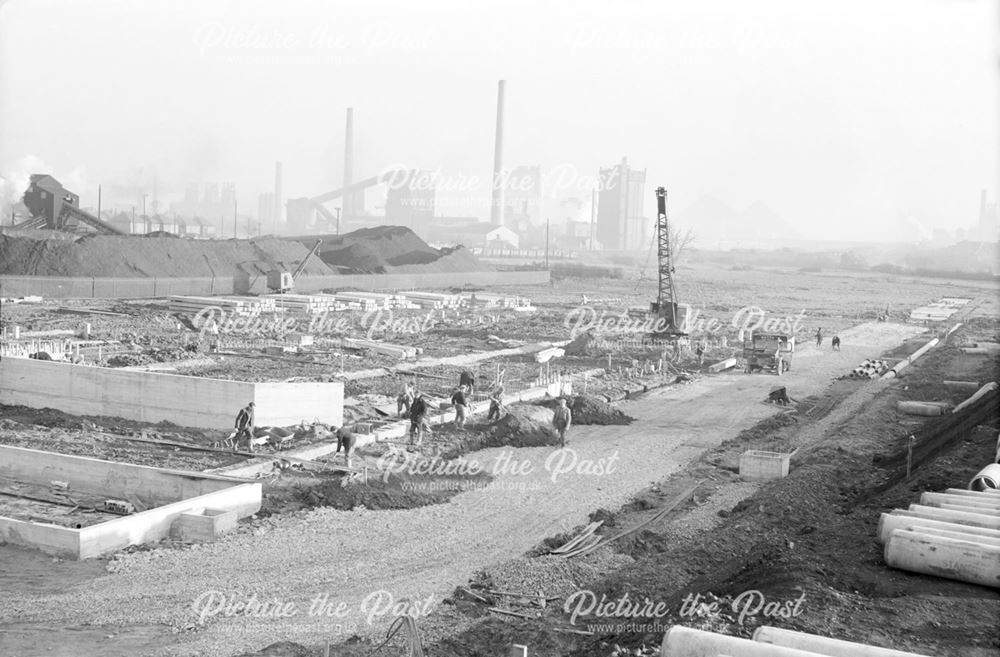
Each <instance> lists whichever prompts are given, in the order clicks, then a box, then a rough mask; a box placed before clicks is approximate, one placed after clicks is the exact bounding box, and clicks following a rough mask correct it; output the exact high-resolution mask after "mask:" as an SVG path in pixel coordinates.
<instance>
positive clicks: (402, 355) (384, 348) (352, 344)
mask: <svg viewBox="0 0 1000 657" xmlns="http://www.w3.org/2000/svg"><path fill="white" fill-rule="evenodd" d="M341 345H342V346H343V347H346V348H348V349H362V350H367V351H374V352H375V353H377V354H385V355H386V356H392V357H393V358H399V359H407V358H416V357H417V348H416V347H410V346H406V345H398V344H389V343H387V342H376V341H375V340H362V339H359V338H344V339H343V340H341Z"/></svg>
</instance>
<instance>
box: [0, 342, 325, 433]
mask: <svg viewBox="0 0 1000 657" xmlns="http://www.w3.org/2000/svg"><path fill="white" fill-rule="evenodd" d="M251 401H252V402H254V403H255V405H256V413H255V421H256V423H257V424H258V425H260V426H288V425H292V424H298V423H299V422H301V421H303V420H306V421H313V420H319V421H320V422H325V423H328V424H335V425H338V426H339V425H340V424H341V423H342V422H343V417H344V384H343V383H341V382H332V383H247V382H243V381H224V380H220V379H208V378H204V377H197V376H181V375H177V374H162V373H155V372H137V371H132V370H120V369H112V368H106V367H91V366H87V365H72V364H69V363H56V362H51V361H41V360H31V359H25V358H4V359H3V360H0V404H10V405H22V406H28V407H30V408H55V409H56V410H60V411H63V412H65V413H72V414H76V415H102V416H111V417H121V418H125V419H128V420H138V421H140V422H151V423H156V422H161V421H163V420H167V421H169V422H173V423H174V424H178V425H180V426H186V427H198V428H207V429H229V428H231V427H232V425H233V420H234V419H235V417H236V413H237V412H239V409H241V408H243V407H244V406H246V405H247V403H249V402H251Z"/></svg>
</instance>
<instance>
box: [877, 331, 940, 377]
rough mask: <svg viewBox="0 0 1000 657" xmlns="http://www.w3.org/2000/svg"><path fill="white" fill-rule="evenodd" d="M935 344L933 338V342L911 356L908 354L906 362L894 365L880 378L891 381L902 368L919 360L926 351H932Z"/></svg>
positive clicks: (936, 341)
mask: <svg viewBox="0 0 1000 657" xmlns="http://www.w3.org/2000/svg"><path fill="white" fill-rule="evenodd" d="M937 343H938V339H937V338H934V339H933V340H931V341H930V342H928V343H927V344H925V345H924V346H922V347H920V349H917V350H916V351H914V352H913V353H912V354H910V355H909V356H907V358H906V360H903V361H900V362H898V363H896V364H895V365H894V366H893V367H892V368H891V369H890V370H889V371H888V372H886V373H885V374H884V375H883V376H882V378H883V379H891V378H893V377H894V376H897V375H898V374H899V373H900V372H901V371H902V370H903V368H905V367H906V366H907V365H909V364H910V363H912V362H913V361H915V360H917V359H918V358H920V357H921V356H923V355H924V354H925V353H927V351H928V350H929V349H932V348H933V347H934V345H936V344H937Z"/></svg>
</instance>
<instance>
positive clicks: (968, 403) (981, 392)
mask: <svg viewBox="0 0 1000 657" xmlns="http://www.w3.org/2000/svg"><path fill="white" fill-rule="evenodd" d="M997 387H998V386H997V382H996V381H990V382H989V383H987V384H986V385H984V386H983V387H982V388H980V389H979V390H977V391H976V392H975V394H973V395H972V396H971V397H969V398H968V399H966V400H965V401H964V402H962V403H961V404H959V405H958V406H956V407H955V408H954V409H953V410H952V411H951V412H952V413H958V412H959V411H961V410H962V409H963V408H966V407H967V406H971V405H972V404H975V403H976V402H977V401H979V400H980V399H981V398H982V397H983V395H985V394H986V393H988V392H990V391H991V390H996V389H997Z"/></svg>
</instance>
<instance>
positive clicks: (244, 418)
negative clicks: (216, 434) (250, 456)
mask: <svg viewBox="0 0 1000 657" xmlns="http://www.w3.org/2000/svg"><path fill="white" fill-rule="evenodd" d="M253 409H254V403H253V402H250V403H249V404H247V405H246V406H245V407H243V408H241V409H240V412H239V413H238V414H237V415H236V436H235V437H234V438H233V449H239V447H240V440H241V439H242V438H243V437H244V436H246V439H247V450H248V451H251V452H252V451H253Z"/></svg>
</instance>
